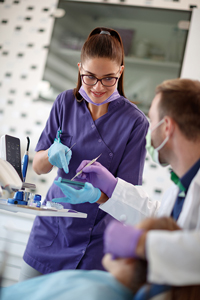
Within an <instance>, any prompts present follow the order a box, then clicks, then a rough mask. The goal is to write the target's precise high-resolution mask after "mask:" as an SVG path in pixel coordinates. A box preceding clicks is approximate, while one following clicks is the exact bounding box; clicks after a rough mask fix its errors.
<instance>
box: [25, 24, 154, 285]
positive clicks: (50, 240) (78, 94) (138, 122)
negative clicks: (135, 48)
mask: <svg viewBox="0 0 200 300" xmlns="http://www.w3.org/2000/svg"><path fill="white" fill-rule="evenodd" d="M78 68H79V74H78V84H77V87H76V88H75V89H74V90H67V91H64V92H62V93H61V94H60V95H59V96H58V97H57V99H56V100H55V102H54V104H53V107H52V110H51V112H50V116H49V118H48V120H47V123H46V126H45V128H44V130H43V132H42V134H41V136H40V139H39V141H38V144H37V146H36V151H37V153H36V155H35V158H34V161H33V168H34V170H35V171H36V172H37V173H38V174H43V173H48V172H49V171H50V170H51V169H52V167H53V165H56V166H57V167H58V173H57V177H56V179H58V177H62V178H67V179H71V178H72V177H73V176H74V175H75V174H76V169H77V167H78V166H79V164H80V163H81V161H82V160H83V159H89V160H91V159H93V158H95V157H97V156H98V155H100V154H101V156H100V158H99V160H98V161H99V162H101V164H102V165H103V166H104V167H106V168H107V169H108V170H109V171H110V172H111V173H112V174H113V175H114V176H117V177H120V178H122V179H123V180H125V181H128V182H130V183H132V184H141V183H142V172H143V167H144V159H145V154H146V150H145V136H146V133H147V130H148V121H147V119H146V117H145V115H144V114H143V113H142V112H141V111H140V110H139V109H138V108H137V107H136V106H135V105H134V104H132V103H131V102H129V101H128V100H127V99H126V98H125V96H124V92H123V70H124V50H123V44H122V41H121V38H120V36H119V34H118V33H117V32H116V31H115V30H112V29H108V28H96V29H94V30H93V31H92V32H91V33H90V35H89V37H88V39H87V40H86V42H85V43H84V45H83V48H82V51H81V63H79V64H78ZM58 130H60V131H61V134H60V137H59V138H58V139H57V140H56V141H54V140H55V138H56V137H57V132H58ZM74 143H76V145H75V146H74V147H73V149H72V151H69V148H70V147H71V146H72V145H73V144H74ZM68 151H69V152H68ZM63 153H64V154H63ZM68 165H69V166H68ZM90 188H91V189H92V190H91V192H92V195H91V199H89V198H90V196H89V194H88V199H86V201H89V202H91V203H88V202H87V203H81V204H76V205H74V204H70V203H61V204H62V205H63V206H64V207H65V208H68V209H74V210H76V211H80V212H84V213H87V219H78V218H67V217H66V218H65V217H36V219H35V221H34V224H33V228H32V231H31V234H30V237H29V241H28V244H27V248H26V250H25V253H24V257H23V258H24V264H23V266H22V271H21V276H20V280H24V279H26V278H30V277H34V276H37V275H39V274H40V273H41V274H47V273H51V272H55V271H58V270H63V269H87V270H90V269H96V270H103V266H102V264H101V259H102V257H103V233H104V229H105V228H106V226H107V224H108V223H109V222H110V221H111V220H112V219H113V218H112V217H111V216H110V215H109V214H107V213H105V212H103V211H102V210H100V209H99V204H98V203H92V202H95V201H96V200H97V199H98V198H99V197H101V198H105V197H107V196H106V195H105V194H103V193H100V191H99V190H98V189H95V188H93V187H92V186H91V187H90ZM62 197H64V194H63V193H62V191H61V189H60V188H59V187H58V186H57V185H56V184H55V183H53V184H52V185H51V187H50V189H49V191H48V192H47V195H46V200H45V201H51V200H52V199H54V198H62Z"/></svg>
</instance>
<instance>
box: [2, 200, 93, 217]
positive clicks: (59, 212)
mask: <svg viewBox="0 0 200 300" xmlns="http://www.w3.org/2000/svg"><path fill="white" fill-rule="evenodd" d="M0 209H4V210H8V211H11V212H15V213H18V212H19V213H25V214H32V215H35V216H43V217H71V218H87V214H85V213H82V212H78V211H76V210H72V209H55V208H54V207H45V206H43V207H34V206H29V205H17V204H8V203H7V199H0Z"/></svg>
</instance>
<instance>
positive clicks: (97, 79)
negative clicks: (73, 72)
mask: <svg viewBox="0 0 200 300" xmlns="http://www.w3.org/2000/svg"><path fill="white" fill-rule="evenodd" d="M81 68H82V69H83V70H84V68H83V67H82V66H81ZM84 71H85V70H84ZM120 71H121V67H120V68H119V70H118V71H117V72H116V73H115V74H117V73H119V72H120ZM80 76H81V79H82V81H83V82H84V83H85V84H86V85H89V86H94V85H96V84H97V82H98V81H100V82H101V84H102V85H103V86H106V87H112V86H114V85H115V84H116V82H117V80H118V79H119V77H114V76H105V77H103V78H101V79H99V78H97V77H96V76H94V75H92V74H91V75H90V74H80ZM85 76H88V77H89V76H92V77H94V78H95V79H96V82H95V83H94V84H88V83H86V82H85V81H84V77H85ZM106 78H112V79H113V78H114V79H115V83H114V84H112V85H106V84H103V82H102V80H103V79H106Z"/></svg>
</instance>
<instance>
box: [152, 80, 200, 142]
mask: <svg viewBox="0 0 200 300" xmlns="http://www.w3.org/2000/svg"><path fill="white" fill-rule="evenodd" d="M159 93H160V94H161V98H160V102H159V105H158V109H159V117H160V120H161V119H162V118H164V117H165V116H169V117H171V118H172V119H173V120H174V121H175V122H176V123H177V125H178V126H179V129H180V130H181V132H182V133H183V134H184V135H185V137H186V138H187V139H188V140H193V141H195V140H197V139H199V138H200V82H199V81H197V80H190V79H172V80H166V81H164V82H163V83H162V84H160V85H158V86H157V87H156V94H159Z"/></svg>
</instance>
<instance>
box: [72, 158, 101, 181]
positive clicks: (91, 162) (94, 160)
mask: <svg viewBox="0 0 200 300" xmlns="http://www.w3.org/2000/svg"><path fill="white" fill-rule="evenodd" d="M101 154H102V153H101ZM101 154H100V155H99V156H97V157H96V158H94V159H93V160H91V161H90V162H89V163H88V164H87V165H86V166H85V167H88V166H90V165H92V164H93V163H94V162H96V161H97V159H98V158H99V157H100V156H101ZM85 167H84V168H85ZM84 168H83V169H84ZM83 169H82V170H80V171H79V172H78V173H76V175H75V176H74V177H73V178H72V179H71V180H74V178H76V177H77V176H78V175H80V174H81V173H82V172H83Z"/></svg>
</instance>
